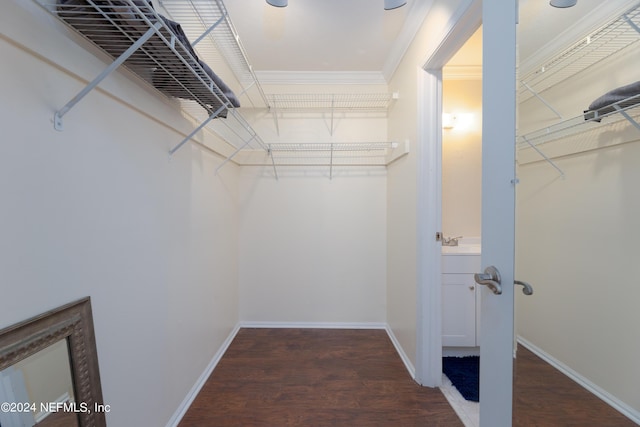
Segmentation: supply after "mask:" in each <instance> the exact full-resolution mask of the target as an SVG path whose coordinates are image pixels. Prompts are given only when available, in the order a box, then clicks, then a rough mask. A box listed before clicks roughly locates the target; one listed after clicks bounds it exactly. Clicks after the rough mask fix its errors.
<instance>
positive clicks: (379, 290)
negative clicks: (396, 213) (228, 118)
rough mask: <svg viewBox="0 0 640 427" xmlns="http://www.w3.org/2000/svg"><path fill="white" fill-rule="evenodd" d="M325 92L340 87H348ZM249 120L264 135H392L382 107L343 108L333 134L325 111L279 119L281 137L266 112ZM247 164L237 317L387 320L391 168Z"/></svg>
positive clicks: (372, 138)
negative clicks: (352, 112)
mask: <svg viewBox="0 0 640 427" xmlns="http://www.w3.org/2000/svg"><path fill="white" fill-rule="evenodd" d="M360 89H361V90H362V88H360ZM374 89H376V88H374ZM266 90H267V91H271V90H278V88H267V89H266ZM297 90H298V91H299V92H300V93H307V92H310V91H313V90H314V88H311V87H309V88H305V87H299V88H297ZM346 90H349V88H347V89H346ZM351 90H352V89H351ZM385 90H386V88H381V89H380V88H377V91H379V92H384V91H385ZM324 91H325V92H327V93H331V92H334V93H343V92H344V91H345V88H340V87H325V88H324ZM252 120H253V123H252V126H253V127H254V128H255V129H256V130H257V131H258V132H259V133H260V135H261V136H262V137H263V139H264V140H265V142H266V143H270V142H287V143H294V142H295V143H302V144H304V143H313V142H358V141H361V142H367V141H368V142H382V141H385V140H386V134H387V132H386V130H387V127H386V117H384V116H381V115H380V114H373V115H367V114H364V115H362V116H361V117H351V118H349V119H348V120H343V119H342V115H341V114H338V115H337V117H336V118H335V122H334V131H333V135H332V134H331V132H330V128H331V126H330V123H331V120H330V115H327V114H311V115H308V114H306V115H305V114H295V113H294V114H287V115H285V116H284V117H280V118H279V128H280V134H279V135H278V134H277V132H276V128H275V124H274V122H273V119H272V117H271V116H270V115H267V116H257V117H253V118H252ZM364 154H366V153H364ZM276 163H277V162H276ZM241 169H242V170H241V173H240V185H239V206H240V212H239V272H240V275H239V289H240V319H241V321H244V322H285V323H287V322H289V323H333V324H354V323H355V324H367V323H376V324H383V323H384V322H385V321H386V295H385V292H386V253H387V234H386V225H387V222H386V206H387V184H386V181H387V176H386V170H385V168H384V167H382V166H377V167H366V166H365V167H362V166H358V167H334V169H333V177H332V179H331V171H330V168H329V166H314V167H308V166H307V167H277V174H278V177H279V179H278V180H276V178H275V174H274V171H273V168H272V167H271V166H246V167H242V168H241Z"/></svg>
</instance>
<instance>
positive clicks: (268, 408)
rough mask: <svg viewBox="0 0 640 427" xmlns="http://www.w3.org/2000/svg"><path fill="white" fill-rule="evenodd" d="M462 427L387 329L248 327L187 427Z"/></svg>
mask: <svg viewBox="0 0 640 427" xmlns="http://www.w3.org/2000/svg"><path fill="white" fill-rule="evenodd" d="M425 425H426V426H434V427H437V426H462V423H461V422H460V421H459V419H458V417H457V416H456V414H455V412H454V411H453V409H452V408H451V407H450V406H449V404H448V402H447V400H446V399H445V397H444V396H443V395H442V393H441V392H440V390H439V389H431V388H424V387H420V386H419V385H417V384H416V383H415V382H414V381H413V380H412V379H411V377H410V375H409V374H408V372H407V370H406V368H405V367H404V365H403V363H402V361H401V360H400V357H398V354H397V352H396V350H395V348H394V347H393V344H392V343H391V341H390V340H389V338H388V336H387V334H386V332H385V331H383V330H340V329H334V330H326V329H241V330H240V331H239V332H238V334H237V335H236V337H235V339H234V340H233V342H232V343H231V345H230V346H229V349H228V350H227V352H226V353H225V355H224V357H223V358H222V360H220V362H219V363H218V365H217V367H216V369H215V370H214V371H213V373H212V375H211V377H210V378H209V379H208V380H207V382H206V383H205V385H204V386H203V388H202V390H201V391H200V393H199V394H198V396H197V397H196V399H195V401H194V402H193V404H192V405H191V408H190V409H189V410H188V411H187V413H186V415H185V416H184V418H183V419H182V422H181V423H180V427H211V426H216V427H223V426H242V427H252V426H269V427H285V426H304V427H306V426H309V427H321V426H348V427H364V426H385V427H388V426H403V427H404V426H406V427H411V426H425Z"/></svg>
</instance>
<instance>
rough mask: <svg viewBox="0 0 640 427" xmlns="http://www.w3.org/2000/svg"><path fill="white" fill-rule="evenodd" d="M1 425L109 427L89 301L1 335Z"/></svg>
mask: <svg viewBox="0 0 640 427" xmlns="http://www.w3.org/2000/svg"><path fill="white" fill-rule="evenodd" d="M0 404H1V405H3V406H2V408H1V409H2V410H1V411H0V425H1V426H2V427H5V425H6V426H13V425H18V426H36V427H37V426H39V425H42V426H45V425H47V424H50V423H51V422H52V421H53V420H55V419H59V420H60V421H58V422H62V423H63V424H60V425H65V426H76V425H77V426H79V427H104V426H106V418H105V408H108V406H106V405H104V402H103V399H102V389H101V385H100V372H99V369H98V356H97V352H96V341H95V334H94V329H93V318H92V314H91V300H90V298H89V297H86V298H83V299H80V300H78V301H75V302H72V303H69V304H66V305H63V306H62V307H58V308H55V309H53V310H50V311H48V312H46V313H43V314H41V315H38V316H35V317H33V318H31V319H27V320H25V321H23V322H20V323H17V324H15V325H12V326H9V327H7V328H4V329H2V330H0Z"/></svg>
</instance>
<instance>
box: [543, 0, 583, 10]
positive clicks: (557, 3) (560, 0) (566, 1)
mask: <svg viewBox="0 0 640 427" xmlns="http://www.w3.org/2000/svg"><path fill="white" fill-rule="evenodd" d="M577 2H578V0H551V1H550V2H549V4H550V5H551V6H553V7H561V8H565V7H571V6H575V5H576V3H577Z"/></svg>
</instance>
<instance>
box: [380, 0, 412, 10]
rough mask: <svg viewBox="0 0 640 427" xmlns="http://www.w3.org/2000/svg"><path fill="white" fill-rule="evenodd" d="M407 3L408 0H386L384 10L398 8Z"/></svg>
mask: <svg viewBox="0 0 640 427" xmlns="http://www.w3.org/2000/svg"><path fill="white" fill-rule="evenodd" d="M405 4H407V0H384V10H392V9H397V8H399V7H402V6H404V5H405Z"/></svg>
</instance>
